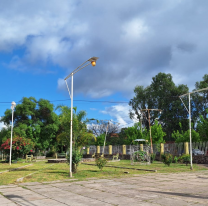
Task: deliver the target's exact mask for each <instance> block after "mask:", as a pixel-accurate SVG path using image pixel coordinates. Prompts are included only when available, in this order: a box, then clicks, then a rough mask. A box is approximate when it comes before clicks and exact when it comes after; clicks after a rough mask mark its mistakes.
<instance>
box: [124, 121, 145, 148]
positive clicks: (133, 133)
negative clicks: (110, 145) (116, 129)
mask: <svg viewBox="0 0 208 206" xmlns="http://www.w3.org/2000/svg"><path fill="white" fill-rule="evenodd" d="M124 132H125V136H126V138H125V139H124V144H125V145H130V144H136V142H134V140H135V139H142V133H141V130H140V127H139V124H138V123H136V124H134V126H132V127H128V128H126V129H125V131H124Z"/></svg>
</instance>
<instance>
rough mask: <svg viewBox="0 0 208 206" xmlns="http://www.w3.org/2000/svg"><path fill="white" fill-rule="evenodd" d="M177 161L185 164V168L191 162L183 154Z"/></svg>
mask: <svg viewBox="0 0 208 206" xmlns="http://www.w3.org/2000/svg"><path fill="white" fill-rule="evenodd" d="M178 161H179V162H181V163H184V164H186V166H187V165H188V164H190V162H191V159H190V155H186V154H183V155H182V156H180V157H179V159H178Z"/></svg>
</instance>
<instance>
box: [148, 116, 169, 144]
mask: <svg viewBox="0 0 208 206" xmlns="http://www.w3.org/2000/svg"><path fill="white" fill-rule="evenodd" d="M151 134H152V135H151V136H152V143H153V144H159V143H164V142H165V141H164V139H163V138H164V136H165V135H166V134H165V132H163V129H162V126H161V125H160V124H158V121H157V120H155V124H154V125H153V126H152V127H151Z"/></svg>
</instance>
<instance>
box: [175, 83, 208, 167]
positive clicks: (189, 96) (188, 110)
mask: <svg viewBox="0 0 208 206" xmlns="http://www.w3.org/2000/svg"><path fill="white" fill-rule="evenodd" d="M204 90H208V87H207V88H204V89H199V90H196V91H193V92H189V93H187V94H183V95H181V96H179V98H180V99H181V97H183V96H186V95H188V98H189V109H187V107H186V105H185V104H184V102H183V100H182V99H181V101H182V103H183V105H184V107H185V108H186V110H187V112H188V113H189V130H190V134H189V135H190V162H191V167H190V169H191V170H193V163H192V162H193V160H192V139H191V100H190V98H191V94H192V93H196V92H201V91H204Z"/></svg>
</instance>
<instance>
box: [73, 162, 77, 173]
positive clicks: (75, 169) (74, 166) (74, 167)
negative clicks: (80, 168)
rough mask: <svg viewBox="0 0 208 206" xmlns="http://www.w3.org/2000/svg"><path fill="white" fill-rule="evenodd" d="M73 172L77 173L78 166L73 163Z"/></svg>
mask: <svg viewBox="0 0 208 206" xmlns="http://www.w3.org/2000/svg"><path fill="white" fill-rule="evenodd" d="M72 172H73V173H77V165H76V164H74V163H72Z"/></svg>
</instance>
